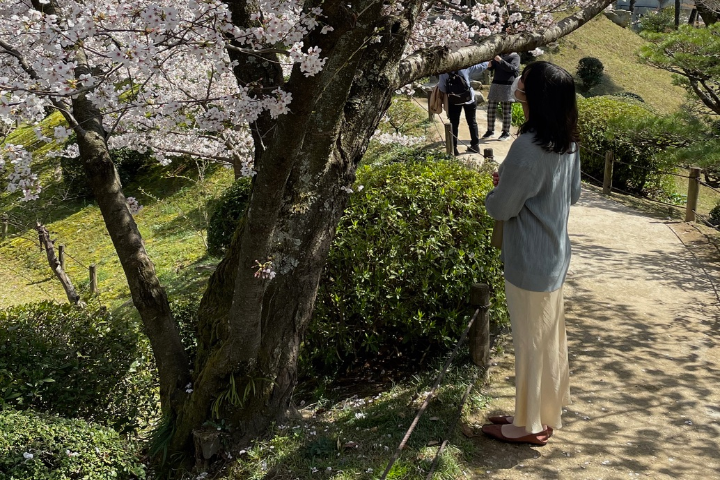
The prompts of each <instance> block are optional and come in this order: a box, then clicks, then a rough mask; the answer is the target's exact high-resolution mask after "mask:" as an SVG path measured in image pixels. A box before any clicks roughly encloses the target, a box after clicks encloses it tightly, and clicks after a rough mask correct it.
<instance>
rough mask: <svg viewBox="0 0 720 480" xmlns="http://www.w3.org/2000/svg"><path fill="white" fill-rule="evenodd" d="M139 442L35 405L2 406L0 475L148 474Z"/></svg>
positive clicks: (4, 479) (95, 477)
mask: <svg viewBox="0 0 720 480" xmlns="http://www.w3.org/2000/svg"><path fill="white" fill-rule="evenodd" d="M137 453H138V449H137V447H136V445H134V444H132V443H130V442H128V441H125V440H123V439H122V438H121V437H120V436H119V435H118V433H117V432H115V431H114V430H112V429H110V428H107V427H102V426H98V425H93V424H91V423H87V422H85V421H83V420H77V419H75V420H71V419H66V418H62V417H56V416H52V415H47V414H40V413H35V412H33V411H31V410H26V411H22V412H20V411H15V410H12V409H5V410H0V480H46V479H47V480H64V479H92V480H130V479H143V478H145V468H144V466H143V465H142V463H141V462H140V461H139V457H138V455H137Z"/></svg>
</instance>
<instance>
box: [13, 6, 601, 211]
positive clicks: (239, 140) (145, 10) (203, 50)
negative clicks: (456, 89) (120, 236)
mask: <svg viewBox="0 0 720 480" xmlns="http://www.w3.org/2000/svg"><path fill="white" fill-rule="evenodd" d="M589 2H590V0H508V1H503V2H500V1H499V0H493V1H491V2H488V3H477V4H475V5H474V6H473V7H472V8H468V7H466V6H463V5H461V2H460V0H449V1H448V2H447V4H445V5H443V4H441V3H437V2H433V3H428V4H427V5H426V6H425V7H426V8H424V9H423V10H424V12H423V13H422V14H420V16H419V18H418V19H417V21H416V22H415V24H414V25H415V27H414V30H413V32H412V35H411V39H410V41H409V43H408V45H407V48H406V51H405V54H411V53H413V52H415V51H417V50H418V49H421V48H425V47H430V46H438V45H440V46H446V47H448V48H458V47H461V46H464V45H468V44H470V43H472V42H473V41H476V40H477V39H479V38H482V37H485V36H487V35H490V34H494V33H499V32H501V31H506V32H509V33H515V32H522V31H527V30H532V29H537V28H540V27H544V26H547V25H548V24H549V23H550V22H552V14H553V13H554V12H557V11H559V10H562V9H566V8H568V7H577V6H580V7H582V6H584V5H585V4H587V3H589ZM40 5H43V8H46V9H50V10H48V11H53V13H52V14H49V13H43V12H41V11H39V10H37V9H35V8H34V7H33V6H32V2H30V1H29V0H0V123H1V124H4V125H10V126H11V125H20V124H24V125H27V124H30V125H36V124H38V122H40V121H41V120H42V119H43V118H44V117H45V116H46V114H47V112H46V108H47V107H49V106H54V107H55V108H57V109H61V110H63V111H65V112H66V115H68V116H72V113H73V111H72V106H71V100H72V99H73V98H77V97H78V96H79V95H85V96H86V98H87V99H89V100H90V101H91V102H92V103H93V104H94V105H95V106H97V107H98V108H99V109H100V112H101V114H102V119H103V126H104V128H105V131H106V132H107V133H108V135H109V139H108V144H109V147H110V148H122V147H128V148H132V149H135V150H140V151H143V150H147V149H151V150H152V151H153V153H154V154H155V156H156V157H157V159H158V160H159V161H160V162H162V163H169V162H170V161H171V160H172V158H173V157H175V156H179V155H189V156H195V157H202V158H206V159H212V160H216V161H219V162H223V163H226V164H228V165H230V164H234V165H237V164H241V165H242V167H241V169H242V171H243V173H245V174H247V175H252V174H253V173H254V169H253V163H252V159H253V145H252V140H251V137H250V135H249V132H248V127H247V125H248V123H250V122H253V121H254V120H256V119H257V118H258V116H259V115H260V114H261V113H263V112H268V113H269V114H270V116H271V117H273V118H277V117H278V116H280V115H284V114H287V113H288V112H290V111H291V108H292V100H293V99H292V96H291V95H290V93H288V92H286V91H284V90H283V89H282V88H277V89H275V90H274V91H272V92H268V93H266V94H264V95H262V96H259V95H257V94H254V93H252V92H255V91H257V89H256V88H254V87H256V86H257V85H245V86H242V85H238V83H237V79H236V78H235V76H234V74H233V68H234V67H238V68H240V67H241V66H240V65H237V64H234V63H233V62H231V61H230V58H229V55H228V49H229V48H231V49H241V50H244V51H262V50H264V49H270V50H272V51H274V52H285V54H284V55H283V54H281V55H280V58H281V59H282V61H283V62H285V63H284V64H283V68H284V72H285V73H289V72H290V69H291V68H297V69H298V70H299V72H301V73H302V74H304V75H306V76H312V75H316V74H317V73H318V72H320V71H321V70H322V68H323V67H324V65H325V62H326V60H327V58H326V57H323V52H322V51H321V49H320V48H319V47H318V46H317V45H309V44H308V38H309V37H308V34H309V33H310V32H316V31H319V32H320V33H321V34H327V33H329V32H332V31H333V26H332V25H329V24H328V23H327V21H326V17H325V15H324V13H323V11H322V10H321V9H320V8H310V7H306V6H305V2H303V1H301V0H260V1H259V2H258V5H259V11H258V12H257V13H256V14H254V16H253V17H252V20H253V21H254V22H255V23H254V25H253V26H252V27H248V28H239V27H237V26H235V25H233V24H232V23H231V21H230V20H231V19H230V12H229V10H228V7H227V5H225V4H224V3H223V2H222V1H220V0H179V1H178V0H130V1H127V2H118V1H114V0H56V1H53V2H49V1H48V0H40ZM343 8H347V9H348V12H352V11H353V8H354V5H353V4H352V3H351V2H349V3H347V5H345V6H344V7H343ZM53 9H54V10H53ZM383 13H384V15H386V16H402V15H405V14H406V13H407V12H405V7H404V6H403V4H402V2H401V1H399V0H388V1H386V2H384V7H383ZM461 18H471V19H472V20H471V21H468V22H465V21H462V20H460V19H461ZM387 34H389V33H388V32H384V31H381V30H376V31H375V32H374V33H373V35H372V37H370V38H368V39H367V42H368V43H372V42H376V41H380V39H381V38H382V35H387ZM258 53H259V52H258ZM250 58H256V57H250ZM71 120H72V118H71ZM72 123H73V122H70V124H71V125H72ZM80 127H82V125H80ZM36 133H37V138H38V141H40V142H49V141H51V140H52V139H54V140H55V141H58V142H63V141H65V140H66V139H67V138H68V136H69V135H70V133H71V130H70V129H69V125H64V126H59V127H57V128H55V130H54V132H52V135H47V136H46V135H43V134H42V132H39V131H37V130H36ZM383 138H384V137H383ZM381 141H384V140H381ZM389 141H393V142H395V143H397V142H408V141H409V140H407V139H400V138H391V139H390V140H389ZM41 150H42V151H46V150H47V149H41ZM65 153H68V154H76V153H77V150H76V149H75V150H74V151H73V150H72V149H71V150H69V151H67V152H63V154H65ZM35 160H37V159H35ZM32 162H33V158H32V155H31V154H30V153H29V152H26V151H25V150H23V148H22V147H20V146H17V145H7V144H5V145H2V146H1V147H0V169H2V170H5V171H6V174H7V175H8V178H9V180H10V183H9V187H8V188H9V189H10V190H11V191H18V192H20V193H22V196H23V199H25V200H32V199H35V198H37V195H38V194H39V192H40V190H41V186H40V184H39V182H38V179H37V177H36V176H35V175H34V174H33V173H32V168H31V167H32ZM11 166H12V168H10V167H11Z"/></svg>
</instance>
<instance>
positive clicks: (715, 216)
mask: <svg viewBox="0 0 720 480" xmlns="http://www.w3.org/2000/svg"><path fill="white" fill-rule="evenodd" d="M709 222H710V224H711V225H712V226H713V227H716V228H717V227H720V203H718V204H717V205H715V206H714V207H713V208H712V210H710V219H709Z"/></svg>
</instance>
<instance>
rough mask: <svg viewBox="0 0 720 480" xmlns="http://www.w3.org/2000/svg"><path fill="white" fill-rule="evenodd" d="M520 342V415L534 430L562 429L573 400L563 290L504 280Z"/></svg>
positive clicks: (517, 392)
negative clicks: (564, 412)
mask: <svg viewBox="0 0 720 480" xmlns="http://www.w3.org/2000/svg"><path fill="white" fill-rule="evenodd" d="M505 295H506V297H507V305H508V311H509V312H510V324H511V326H512V337H513V346H514V347H515V419H514V421H513V424H514V425H516V426H519V427H525V430H527V431H528V432H529V433H539V432H541V431H543V425H548V426H550V427H552V428H561V427H562V420H561V418H560V416H561V414H562V408H563V407H564V406H565V405H569V404H570V403H571V402H570V375H569V368H568V353H567V336H566V333H565V307H564V303H563V289H562V287H560V288H559V289H557V290H555V291H554V292H532V291H530V290H523V289H522V288H518V287H516V286H515V285H513V284H511V283H509V282H508V281H505Z"/></svg>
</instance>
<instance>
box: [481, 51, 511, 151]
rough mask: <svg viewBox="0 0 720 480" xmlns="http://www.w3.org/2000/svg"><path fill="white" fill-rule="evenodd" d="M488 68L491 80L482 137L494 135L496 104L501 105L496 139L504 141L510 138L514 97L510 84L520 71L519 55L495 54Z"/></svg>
mask: <svg viewBox="0 0 720 480" xmlns="http://www.w3.org/2000/svg"><path fill="white" fill-rule="evenodd" d="M487 68H488V70H492V71H493V72H494V74H493V80H492V83H491V84H490V92H488V100H487V101H488V105H487V132H485V134H484V135H483V137H482V138H490V137H492V136H493V135H495V116H496V113H497V110H498V105H501V106H502V113H503V118H502V133H501V134H500V137H499V138H498V140H501V141H505V140H508V139H509V138H510V125H511V123H512V104H513V102H514V101H515V98H514V97H513V95H512V92H511V91H510V86H511V85H512V84H513V81H514V80H515V79H516V78H517V77H518V73H519V72H520V55H518V54H517V53H515V52H512V53H508V54H507V55H503V56H502V57H501V56H500V55H496V56H495V58H494V59H492V60H490V63H489V64H488V67H487Z"/></svg>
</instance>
